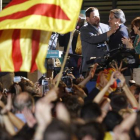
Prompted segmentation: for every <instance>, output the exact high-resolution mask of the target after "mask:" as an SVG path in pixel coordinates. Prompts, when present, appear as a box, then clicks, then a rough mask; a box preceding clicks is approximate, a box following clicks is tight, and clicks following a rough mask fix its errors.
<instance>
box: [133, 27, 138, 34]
mask: <svg viewBox="0 0 140 140" xmlns="http://www.w3.org/2000/svg"><path fill="white" fill-rule="evenodd" d="M133 30H134V33H135V34H138V32H139V27H137V26H135V25H134V26H133Z"/></svg>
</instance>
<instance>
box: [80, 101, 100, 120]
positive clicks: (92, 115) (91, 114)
mask: <svg viewBox="0 0 140 140" xmlns="http://www.w3.org/2000/svg"><path fill="white" fill-rule="evenodd" d="M101 115H102V112H101V109H100V107H99V105H98V104H97V103H93V102H87V103H86V104H85V105H84V106H83V107H82V109H81V112H80V116H81V118H82V119H84V120H85V121H87V122H88V121H92V120H94V121H96V119H97V118H98V117H100V116H101Z"/></svg>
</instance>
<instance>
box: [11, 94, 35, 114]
mask: <svg viewBox="0 0 140 140" xmlns="http://www.w3.org/2000/svg"><path fill="white" fill-rule="evenodd" d="M33 105H34V99H33V97H32V96H31V95H30V94H29V93H27V92H21V93H20V94H18V95H17V96H16V97H15V98H14V101H13V106H14V109H15V110H16V111H22V110H23V109H24V108H25V107H27V108H28V109H32V107H33Z"/></svg>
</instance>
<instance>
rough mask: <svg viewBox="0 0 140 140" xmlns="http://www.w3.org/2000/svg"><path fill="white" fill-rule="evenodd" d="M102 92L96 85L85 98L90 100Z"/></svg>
mask: <svg viewBox="0 0 140 140" xmlns="http://www.w3.org/2000/svg"><path fill="white" fill-rule="evenodd" d="M99 92H100V90H99V89H97V88H96V87H95V88H94V89H93V90H92V91H91V92H90V93H89V94H88V96H87V97H86V98H85V99H84V101H85V102H89V101H92V100H93V99H94V98H95V97H96V95H97V94H98V93H99Z"/></svg>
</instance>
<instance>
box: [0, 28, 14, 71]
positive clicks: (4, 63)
mask: <svg viewBox="0 0 140 140" xmlns="http://www.w3.org/2000/svg"><path fill="white" fill-rule="evenodd" d="M12 34H13V30H8V31H7V30H5V31H3V33H2V35H1V37H0V68H1V71H14V66H13V60H12V39H11V38H12Z"/></svg>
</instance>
